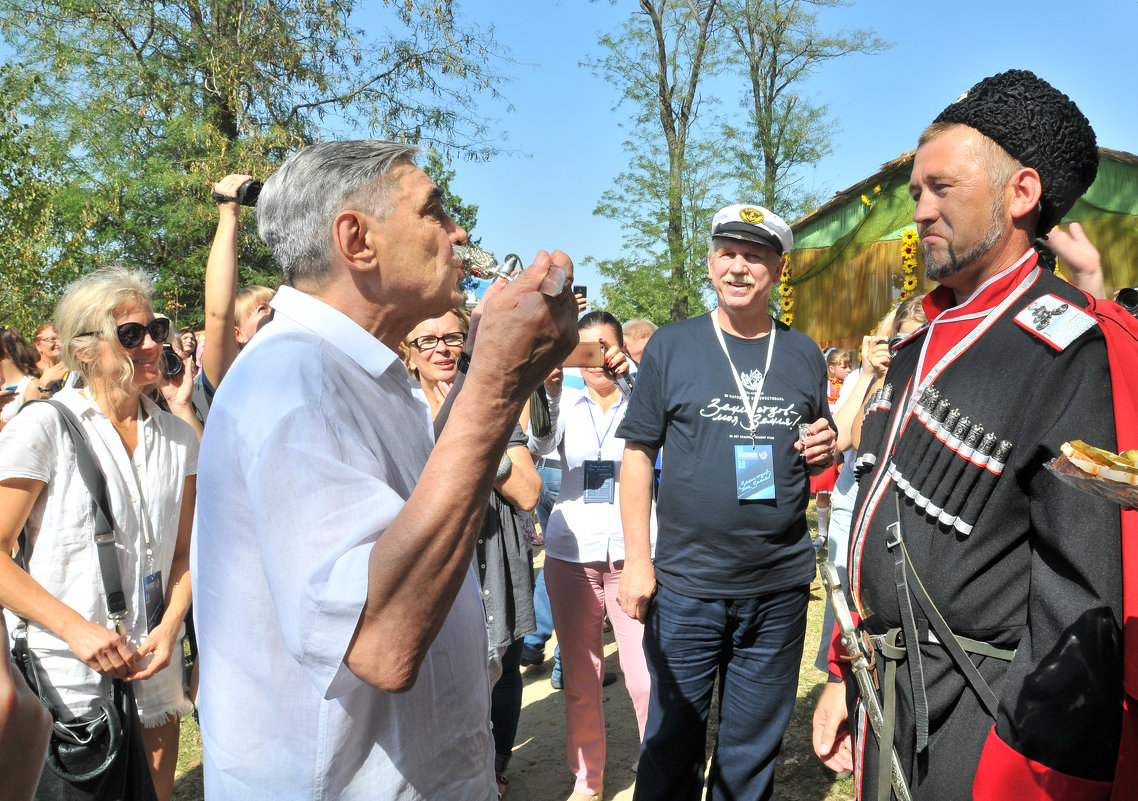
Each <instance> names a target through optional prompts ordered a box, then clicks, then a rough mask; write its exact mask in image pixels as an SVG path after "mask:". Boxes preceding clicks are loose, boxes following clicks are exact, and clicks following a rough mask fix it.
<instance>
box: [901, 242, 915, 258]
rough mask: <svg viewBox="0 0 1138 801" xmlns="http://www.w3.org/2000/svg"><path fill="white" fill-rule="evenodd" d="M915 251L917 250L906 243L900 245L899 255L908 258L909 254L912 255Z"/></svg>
mask: <svg viewBox="0 0 1138 801" xmlns="http://www.w3.org/2000/svg"><path fill="white" fill-rule="evenodd" d="M916 252H917V249H916V248H915V247H913V246H912V245H911V244H908V243H906V244H904V245H902V246H901V255H902V256H903V257H905V258H906V259H907V258H909V257H910V256H912V255H913V254H914V253H916Z"/></svg>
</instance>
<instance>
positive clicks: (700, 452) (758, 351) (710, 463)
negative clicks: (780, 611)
mask: <svg viewBox="0 0 1138 801" xmlns="http://www.w3.org/2000/svg"><path fill="white" fill-rule="evenodd" d="M775 326H776V330H777V333H776V335H775V344H774V357H773V361H774V364H773V370H772V371H771V372H770V375H769V376H768V377H767V379H766V383H765V385H764V386H763V395H762V399H761V400H760V401H759V404H758V409H757V410H756V414H755V418H756V423H757V430H756V432H755V443H756V444H757V445H759V446H763V445H767V446H769V447H770V449H771V456H772V461H773V464H774V480H775V498H774V499H773V500H754V501H740V500H739V499H738V497H737V486H736V475H735V446H736V445H745V446H750V445H751V436H750V434H749V433H748V432H747V424H748V420H747V413H746V411H745V410H744V404H743V401H742V400H741V399H740V397H739V390H738V387H737V385H736V382H735V377H734V375H733V373H732V370H731V367H730V366H729V365H728V362H727V358H726V357H725V356H724V354H723V350H722V348H720V346H719V342H718V341H717V340H716V337H715V330H714V328H713V326H712V323H711V318H710V316H709V315H706V314H705V315H702V316H700V317H697V318H695V319H692V320H685V321H683V322H679V323H673V324H671V325H667V326H665V327H663V328H661V329H660V330H659V331H657V332H656V333H655V334H654V335H653V336H652V338H651V339H650V340H649V341H648V346H647V348H646V349H645V351H644V354H643V357H642V359H641V363H640V370H639V372H638V375H637V381H636V389H635V391H634V392H633V393H632V398H631V400H630V402H629V406H628V411H627V412H626V413H625V416H624V421H623V422H622V423H621V425H620V428H619V429H618V430H617V436H618V437H622V438H624V439H626V440H628V441H629V442H636V443H640V444H643V445H647V446H649V447H662V448H663V457H662V473H661V481H660V494H659V501H658V504H657V510H656V514H657V520H658V523H659V535H658V537H657V542H656V557H655V565H656V578H657V580H658V581H659V582H660V583H661V584H663V585H664V586H666V587H668V588H669V589H672V590H674V591H676V592H679V593H682V594H684V595H688V596H691V597H696V598H746V597H753V596H758V595H765V594H768V593H771V592H777V591H779V590H784V589H787V588H789V587H794V586H800V585H802V584H805V583H807V582H809V581H810V580H811V579H812V578H813V576H814V550H813V548H812V547H811V544H810V539H809V536H808V535H807V527H806V516H805V512H806V506H807V503H808V501H809V498H810V484H809V477H808V475H807V468H806V463H805V462H804V461H803V459H802V457H801V456H800V455H799V452H798V451H796V450H795V449H794V443H795V441H796V440H797V439H798V424H799V423H809V422H813V421H815V420H817V419H819V418H825V419H826V420H830V412H829V405H828V402H827V396H826V389H827V388H826V365H825V361H824V360H823V358H822V353H821V351H820V350H819V348H818V346H817V345H816V344H815V343H814V341H813V340H811V339H810V338H809V337H807V336H806V335H805V334H803V333H801V332H799V331H795V330H794V329H792V328H788V327H787V326H785V325H783V324H782V323H776V324H775ZM723 338H724V341H725V343H726V345H727V349H728V351H729V352H730V354H731V360H732V361H733V362H734V364H735V367H736V369H737V370H738V371H739V372H740V373H741V374H742V376H743V378H744V386H745V388H746V389H747V392H748V395H749V396H750V397H751V398H753V394H752V393H753V392H754V387H755V385H756V383H757V381H756V379H757V378H758V377H759V375H761V374H762V373H765V372H766V358H767V337H761V338H759V339H741V338H739V337H734V336H732V335H730V334H728V333H726V332H724V334H723ZM754 371H759V372H758V373H756V372H754ZM831 425H832V422H831Z"/></svg>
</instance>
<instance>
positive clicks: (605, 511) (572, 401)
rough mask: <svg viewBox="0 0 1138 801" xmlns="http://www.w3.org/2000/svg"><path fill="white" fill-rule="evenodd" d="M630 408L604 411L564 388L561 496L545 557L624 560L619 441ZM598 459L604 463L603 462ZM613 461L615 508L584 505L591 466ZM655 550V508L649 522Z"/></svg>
mask: <svg viewBox="0 0 1138 801" xmlns="http://www.w3.org/2000/svg"><path fill="white" fill-rule="evenodd" d="M627 408H628V400H627V399H626V398H623V397H622V398H621V399H620V400H618V401H617V402H616V403H614V404H613V405H612V406H610V407H609V408H608V411H607V412H603V411H601V406H600V404H599V403H597V402H596V401H594V400H593V399H592V398H591V397H589V394H588V392H587V391H581V390H575V389H572V388H569V387H565V388H563V389H562V391H561V397H560V399H559V402H558V410H557V411H556V412H554V414H555V416H556V432H557V433H556V437H555V440H554V441H555V443H556V444H557V450H558V452H559V453H560V456H561V492H560V494H559V495H558V496H557V503H556V504H555V505H554V507H553V511H552V512H551V513H550V515H549V524H548V525H547V526H546V528H545V553H546V555H547V556H552V557H554V558H555V559H561V560H563V561H566V562H579V563H585V562H607V561H608V560H609V559H611V560H612V561H613V562H619V561H621V560H623V559H624V528H623V526H622V525H621V522H620V472H621V459H622V458H623V457H624V440H623V439H620V438H619V437H617V436H616V430H617V428H619V427H620V421H621V420H623V419H624V412H625V410H626V409H627ZM598 454H599V457H598ZM597 458H600V459H602V460H606V461H608V460H611V461H612V462H614V463H615V464H614V468H615V486H614V490H613V492H614V496H613V502H612V503H585V467H584V463H585V462H586V461H589V460H595V459H597ZM650 525H651V529H650V530H651V538H652V549H653V552H655V548H656V504H655V502H653V504H652V514H651V517H650Z"/></svg>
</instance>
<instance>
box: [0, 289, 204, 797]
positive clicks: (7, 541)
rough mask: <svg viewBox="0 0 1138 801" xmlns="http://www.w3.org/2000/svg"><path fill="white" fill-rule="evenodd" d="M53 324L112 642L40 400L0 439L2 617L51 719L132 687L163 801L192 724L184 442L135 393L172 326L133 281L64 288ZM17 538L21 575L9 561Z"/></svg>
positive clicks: (189, 478) (65, 444)
mask: <svg viewBox="0 0 1138 801" xmlns="http://www.w3.org/2000/svg"><path fill="white" fill-rule="evenodd" d="M55 320H56V325H57V327H58V331H59V333H60V335H61V336H60V338H61V339H62V341H63V343H64V346H63V361H64V362H65V363H66V364H67V366H68V367H69V368H70V369H71V370H73V371H76V372H77V373H78V374H79V376H80V380H79V382H78V384H79V387H78V388H71V387H67V388H64V389H62V390H61V391H59V392H58V393H56V395H55V400H56V401H58V402H60V403H62V404H64V405H66V406H67V408H68V409H70V410H71V411H72V412H74V414H75V416H76V417H77V418H78V419H79V421H80V425H81V428H82V431H83V434H84V435H85V438H86V440H87V443H88V445H89V447H90V449H91V451H92V453H93V454H94V457H95V461H96V463H97V465H98V468H99V471H100V472H101V473H102V475H103V477H104V478H105V481H106V487H107V494H108V496H109V501H110V508H111V516H112V518H113V521H114V529H115V545H116V549H115V550H116V555H117V557H118V568H119V572H120V574H121V579H122V588H123V591H124V594H125V596H126V607H127V613H126V618H125V621H124V624H125V625H124V628H123V630H124V631H125V634H120V633H119V632H118V631H116V630H115V629H114V627H113V626H112V624H111V621H110V620H109V613H108V610H107V605H106V601H105V600H104V591H103V589H102V587H103V581H102V571H101V569H100V566H99V557H98V554H97V552H96V546H95V544H94V541H93V537H92V531H93V525H94V522H93V514H92V511H91V498H90V493H89V491H88V489H87V486H86V484H85V483H84V481H83V479H82V477H81V476H80V475H79V471H78V468H77V463H76V450H75V446H74V444H73V440H72V439H71V435H70V434H69V433H68V431H67V429H66V428H65V427H64V424H63V418H62V417H61V415H60V413H59V411H58V410H57V409H55V408H53V407H52V406H51V405H50V404H46V403H37V404H33V405H31V406H29V407H27V408H26V409H24V410H23V411H21V412H20V414H19V415H18V416H17V417H16V418H15V419H14V420H13V421H12V422H11V423H10V424H9V425H8V426H7V428H5V429H4V431H3V432H0V606H3V607H4V608H6V609H9V610H11V611H12V612H13V613H15V614H16V615H18V616H19V617H22V618H25V619H26V620H27V621H28V639H27V643H28V647H29V649H30V650H31V652H32V653H33V654H34V656H35V658H36V662H37V664H38V670H37V672H38V673H39V675H40V678H41V679H42V680H44V684H43V695H44V700H45V701H46V702H47V704H48V705H49V706H50V707H51V708H52V709H53V712H54V715H55V717H56V719H57V720H68V719H73V718H77V717H83V716H86V715H90V714H91V713H92V712H94V711H96V710H97V709H98V708H99V706H100V705H101V704H102V702H103V700H104V699H105V698H106V697H107V696H108V694H109V693H110V690H111V679H112V678H119V679H124V680H126V681H128V682H132V683H133V687H134V691H135V698H136V701H137V705H138V711H139V718H140V720H141V722H142V726H143V743H144V746H145V749H146V752H147V755H148V758H149V766H150V771H151V775H152V777H153V779H154V785H155V788H156V790H157V795H158V798H159V799H161V800H162V801H165V800H166V799H168V798H169V797H170V794H171V792H172V789H173V783H174V768H175V763H176V758H177V750H178V730H179V721H180V719H181V717H182V716H183V715H185V714H187V713H189V712H190V711H192V705H191V704H190V702H189V700H188V699H187V698H186V696H185V693H184V692H183V690H182V665H181V628H182V619H183V617H184V615H185V613H186V609H187V608H188V606H189V604H190V575H189V570H188V568H189V551H190V526H191V522H192V519H193V509H194V497H195V476H196V473H197V458H198V441H197V436H196V435H195V434H194V432H193V431H192V430H191V429H190V427H189V426H188V425H187V424H186V423H185V422H183V421H181V420H178V419H176V418H175V417H174V416H173V415H171V414H169V413H168V412H163V411H161V410H160V409H159V408H158V406H157V405H155V404H154V402H153V401H151V400H150V398H149V397H147V396H146V395H145V390H146V389H147V388H149V387H151V386H154V385H155V384H157V383H158V382H159V380H160V373H159V366H158V360H159V357H160V355H161V353H162V343H163V342H164V341H165V340H166V337H167V335H168V334H169V327H170V321H169V320H167V319H165V318H155V316H154V312H153V311H152V309H151V305H150V286H149V284H148V283H147V282H146V279H145V278H143V277H142V275H141V274H140V273H135V272H131V271H128V270H125V269H109V270H104V271H100V272H96V273H92V274H90V275H87V276H85V277H84V278H82V279H80V280H79V281H77V282H76V283H75V284H73V285H72V286H71V287H70V288H69V289H68V291H67V294H66V295H65V296H64V297H63V300H62V301H60V304H59V307H58V309H57V310H56V316H55ZM25 525H26V529H25ZM21 529H25V530H26V538H27V540H26V544H25V546H24V554H25V556H26V566H27V572H25V571H24V570H23V569H21V568H20V567H19V566H18V565H17V564H16V563H15V562H14V561H13V560H12V558H11V557H10V556H9V554H11V553H13V552H14V551H15V548H16V544H17V538H18V536H19V534H20V531H21ZM48 773H50V771H46V770H45V777H46V775H47V774H48ZM41 781H43V779H41Z"/></svg>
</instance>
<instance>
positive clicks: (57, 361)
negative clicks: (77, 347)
mask: <svg viewBox="0 0 1138 801" xmlns="http://www.w3.org/2000/svg"><path fill="white" fill-rule="evenodd" d="M32 345H34V346H35V349H36V353H37V354H38V356H39V361H37V362H36V367H37V368H38V369H39V371H40V380H39V381H37V382H36V386H35V393H36V394H35V396H31V395H30V393H31V391H32V390H31V389H29V390H28V393H29V395H28V396H27V397H25V400H33V399H34V398H36V397H39V398H50V397H51V395H52V394H53V393H55V392H59V390H61V389H63V382H64V381H65V380H66V379H67V365H66V364H64V363H63V359H62V357H61V354H62V353H63V345H62V343H60V341H59V335H58V334H57V333H55V324H54V323H44V324H43V325H41V326H40V327H39V328H37V329H36V334H35V337H34V338H33V339H32Z"/></svg>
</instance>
